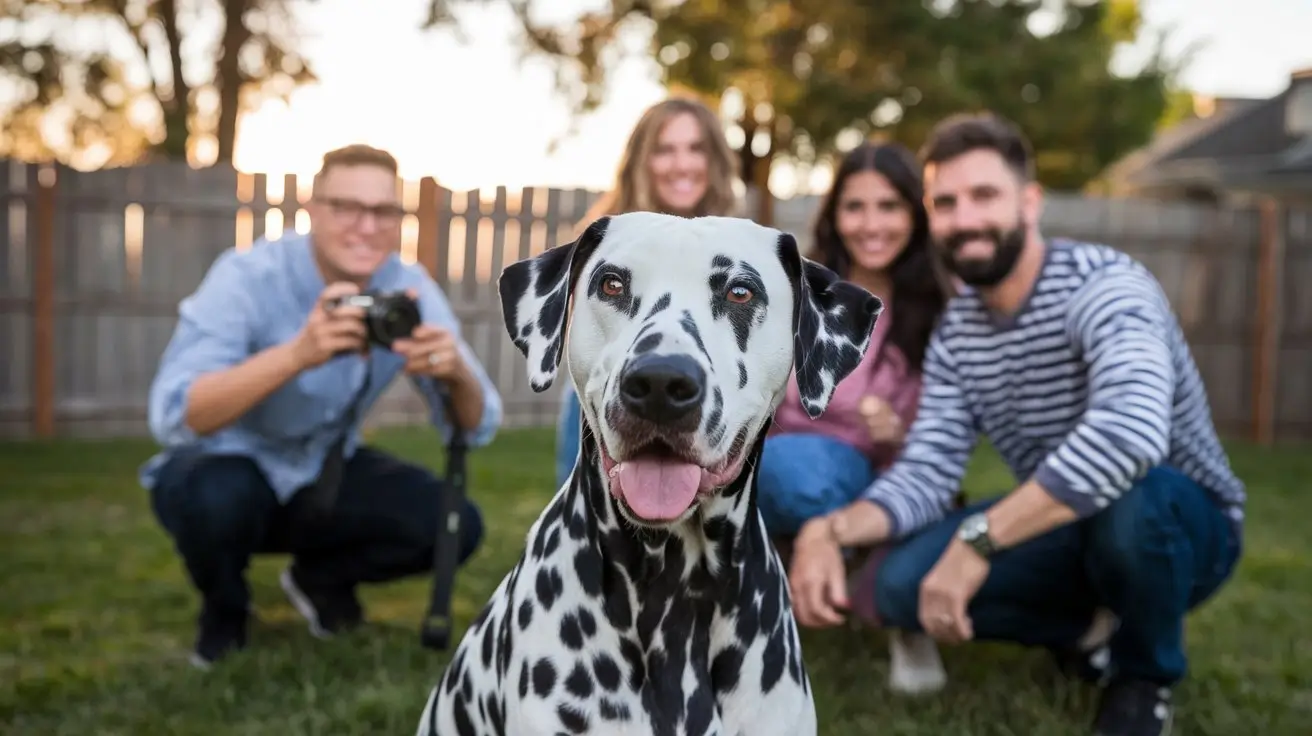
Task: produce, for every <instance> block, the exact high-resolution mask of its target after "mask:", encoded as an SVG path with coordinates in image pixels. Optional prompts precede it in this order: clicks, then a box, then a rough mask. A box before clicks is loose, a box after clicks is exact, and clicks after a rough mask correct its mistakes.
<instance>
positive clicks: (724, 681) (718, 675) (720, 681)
mask: <svg viewBox="0 0 1312 736" xmlns="http://www.w3.org/2000/svg"><path fill="white" fill-rule="evenodd" d="M742 669H743V650H742V648H741V647H738V646H736V645H733V644H730V645H729V646H727V647H725V648H724V649H721V650H720V653H719V654H717V655H715V659H714V660H713V661H712V662H711V683H712V684H713V685H714V687H715V692H717V693H728V692H733V689H734V688H736V687H738V673H739V672H741V671H742Z"/></svg>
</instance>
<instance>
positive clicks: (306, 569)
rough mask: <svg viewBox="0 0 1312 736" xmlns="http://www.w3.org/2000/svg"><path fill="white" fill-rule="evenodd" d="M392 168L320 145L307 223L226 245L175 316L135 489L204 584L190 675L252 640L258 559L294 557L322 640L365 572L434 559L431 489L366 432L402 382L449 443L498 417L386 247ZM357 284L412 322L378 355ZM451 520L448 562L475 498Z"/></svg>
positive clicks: (346, 619) (482, 432)
mask: <svg viewBox="0 0 1312 736" xmlns="http://www.w3.org/2000/svg"><path fill="white" fill-rule="evenodd" d="M396 175H397V165H396V161H395V160H394V159H393V158H392V156H391V155H389V154H388V153H386V152H384V151H380V150H377V149H374V148H370V147H367V146H351V147H347V148H344V149H339V150H336V151H332V152H330V153H328V154H327V155H325V156H324V159H323V166H322V168H321V170H320V171H319V173H318V175H317V177H316V179H315V183H314V192H313V196H312V202H310V203H309V205H308V209H309V212H310V215H311V229H310V232H309V233H308V234H306V235H289V236H288V237H286V238H284V239H282V240H280V241H277V242H272V243H269V242H263V241H261V242H258V243H256V244H255V246H254V247H252V248H251V249H249V250H247V251H245V252H237V251H236V250H228V251H225V252H224V253H223V254H222V255H220V256H219V258H218V259H217V260H216V261H215V262H214V264H213V265H212V266H211V267H210V270H209V272H208V273H207V274H206V276H205V278H204V279H203V281H202V282H201V284H200V286H199V288H197V290H196V291H195V292H194V293H193V294H191V295H190V296H188V297H187V298H186V299H184V300H183V301H182V303H181V305H180V307H179V320H178V325H177V328H176V331H175V332H174V334H173V337H172V339H171V341H170V342H169V344H168V347H167V348H166V349H165V351H164V354H163V357H162V359H161V361H160V365H159V370H158V373H157V375H156V376H155V380H154V383H153V384H152V386H151V389H150V398H149V421H150V428H151V432H152V434H153V435H154V437H155V439H156V440H157V441H158V442H159V443H160V444H161V445H163V451H162V452H160V453H159V454H158V455H156V456H155V457H153V458H151V459H150V460H149V461H148V462H147V463H146V465H145V466H144V467H143V468H142V472H141V481H142V484H143V485H144V486H145V488H146V489H147V490H149V492H150V495H151V503H152V507H153V509H154V512H155V515H156V517H157V518H158V520H159V522H160V524H161V525H162V526H163V527H164V529H165V530H166V531H167V533H168V534H169V536H170V537H171V538H172V540H173V543H174V546H175V547H176V549H177V551H178V554H179V555H180V556H181V558H182V562H183V564H184V566H185V568H186V570H187V574H188V577H189V578H190V580H191V582H192V584H193V585H194V586H195V587H196V588H197V590H198V591H199V593H200V598H201V606H200V616H199V626H198V628H199V631H198V635H197V637H196V642H195V651H194V653H193V655H192V662H193V663H194V664H196V665H197V666H200V667H208V666H209V665H210V664H212V663H214V662H215V661H217V660H218V659H220V658H221V657H223V656H224V655H225V654H228V653H230V652H232V651H234V650H239V649H242V648H243V647H244V646H245V645H246V640H247V636H246V634H247V631H246V629H247V622H248V615H249V614H248V610H249V608H250V593H249V589H248V586H247V583H246V576H245V571H246V568H247V566H248V564H249V562H250V559H251V556H252V555H253V554H257V553H285V554H290V555H291V557H292V562H291V564H290V566H289V567H288V568H287V569H286V570H284V571H283V573H282V576H281V584H282V588H283V590H284V591H285V592H286V594H287V596H288V597H289V598H290V600H291V601H292V603H293V604H294V605H295V607H296V609H297V610H298V611H300V613H301V614H302V615H304V616H305V617H306V618H307V619H308V620H309V623H310V629H311V631H312V632H313V633H314V634H315V635H316V636H320V637H326V636H329V635H331V634H334V633H338V632H341V631H344V630H346V629H349V628H352V627H354V626H356V625H358V624H360V623H361V622H362V621H363V620H364V612H363V610H362V607H361V605H360V601H359V599H358V597H357V595H356V590H357V587H358V586H359V585H360V584H361V583H381V582H385V581H390V580H394V579H397V578H400V577H403V576H409V575H416V574H420V573H423V572H425V571H428V570H430V569H431V567H432V564H433V554H434V544H435V539H436V536H437V507H438V498H439V495H440V494H441V493H443V487H442V483H441V481H439V480H438V479H437V478H436V477H434V476H433V475H432V474H430V473H429V472H428V471H427V470H425V469H423V468H421V467H418V466H416V465H412V464H409V463H406V462H402V461H401V460H398V459H396V458H393V457H390V456H389V455H387V454H386V453H384V452H381V451H379V450H377V449H374V448H371V447H368V446H364V445H363V444H362V441H361V436H360V430H359V428H360V422H361V420H362V418H363V417H364V416H365V415H366V414H367V412H368V411H369V409H370V407H371V406H372V405H373V403H374V402H375V401H376V400H377V399H378V397H379V396H380V395H381V394H382V393H383V392H384V391H385V390H386V388H387V387H388V385H389V384H390V383H391V382H392V380H393V379H394V378H396V376H397V375H398V374H402V373H404V374H405V375H407V376H408V377H409V378H410V380H411V381H412V382H413V383H414V385H415V387H416V388H417V389H418V390H419V392H420V393H421V394H422V395H423V396H424V397H425V399H426V400H427V402H428V405H429V407H430V410H431V421H432V423H433V425H434V426H435V427H437V429H438V430H439V432H440V433H441V435H442V436H443V437H444V438H449V437H450V433H451V431H452V425H453V424H454V425H455V426H458V427H459V428H460V429H461V430H462V431H463V432H464V433H465V434H466V438H467V441H468V444H469V445H470V446H472V447H478V446H483V445H486V444H487V443H488V442H490V441H491V439H492V437H493V436H494V434H495V433H496V430H497V428H498V427H499V425H500V422H501V414H502V405H501V398H500V396H499V395H498V393H497V391H496V388H495V387H494V386H493V384H492V383H491V381H490V380H489V379H488V376H487V374H486V372H485V370H484V368H483V367H482V366H481V365H480V364H479V362H478V360H477V359H476V357H475V356H474V354H473V352H472V351H471V350H470V348H469V346H468V345H467V344H466V343H465V342H464V340H463V339H462V338H461V335H460V326H459V324H458V323H457V321H456V317H455V315H454V313H453V312H452V309H451V307H450V305H449V304H448V302H447V300H446V298H445V296H444V295H443V294H442V292H441V290H440V289H439V287H438V286H437V284H436V283H435V282H434V281H433V280H432V278H431V277H430V276H429V275H428V273H427V272H426V271H425V270H424V269H423V268H421V267H418V266H411V265H406V264H404V263H402V262H401V260H400V259H399V257H398V254H397V253H396V244H397V242H398V234H399V226H400V222H401V218H402V216H403V214H404V212H403V210H402V208H401V206H400V204H399V197H398V193H397V186H396ZM366 290H369V291H374V290H380V291H401V292H407V293H408V294H409V295H410V296H411V297H412V298H413V299H415V300H416V301H417V304H418V310H419V321H420V323H421V324H420V325H419V326H418V327H416V328H415V329H414V330H413V332H412V333H411V334H410V336H409V337H406V338H402V339H398V340H396V341H395V342H393V343H392V344H391V346H390V348H389V347H382V346H380V345H377V344H370V342H369V340H368V337H367V333H366V327H365V322H364V314H365V312H364V310H363V309H362V308H361V307H360V306H337V307H336V308H332V307H331V306H330V305H331V304H332V301H333V300H334V299H337V298H340V297H343V296H349V295H352V294H358V293H360V292H363V291H366ZM439 387H445V388H446V389H447V390H448V391H449V395H450V399H451V406H452V407H453V411H454V414H455V416H454V417H452V416H447V413H446V410H445V408H444V406H445V405H444V403H443V401H442V400H441V397H440V395H439V393H438V388H439ZM462 529H463V539H462V544H461V551H460V560H459V562H460V563H463V562H464V561H465V560H466V559H467V558H468V557H469V556H470V555H471V554H472V553H473V552H474V550H475V549H476V547H477V546H478V544H479V542H480V540H481V537H482V519H481V516H480V514H479V511H478V509H477V508H476V507H475V506H474V505H473V504H472V503H470V502H467V504H466V506H465V508H464V510H463V523H462Z"/></svg>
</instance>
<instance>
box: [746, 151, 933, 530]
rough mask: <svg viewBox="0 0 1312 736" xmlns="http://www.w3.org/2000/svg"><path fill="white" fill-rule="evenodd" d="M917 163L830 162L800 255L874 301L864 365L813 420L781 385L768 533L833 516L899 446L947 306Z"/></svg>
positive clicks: (772, 443)
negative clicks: (879, 305) (879, 303)
mask: <svg viewBox="0 0 1312 736" xmlns="http://www.w3.org/2000/svg"><path fill="white" fill-rule="evenodd" d="M923 197H924V192H923V185H922V183H921V174H920V165H919V163H918V162H917V161H916V159H915V155H914V154H913V153H912V152H911V151H910V150H908V149H906V148H905V147H903V146H902V145H900V144H897V143H878V142H867V143H864V144H862V145H860V146H858V147H856V148H855V149H853V150H852V151H850V152H848V153H847V155H846V156H844V157H843V159H842V161H841V162H840V163H839V166H838V169H837V171H836V172H835V175H834V181H833V185H832V186H831V187H830V189H829V191H828V193H827V194H826V195H825V197H824V199H823V200H822V201H821V204H820V210H819V212H818V213H817V216H816V220H815V226H814V230H813V233H812V245H811V250H810V252H808V253H807V256H808V257H809V258H811V259H812V260H815V261H818V262H820V263H822V264H824V265H825V266H827V267H829V268H830V269H832V270H833V271H835V272H836V273H838V274H839V275H840V276H841V277H842V278H844V279H846V280H848V281H851V282H853V283H855V284H857V285H858V286H861V287H864V288H865V289H866V290H868V291H870V292H871V293H873V294H875V295H876V296H879V297H880V298H882V299H883V300H884V307H885V309H884V313H883V314H882V315H881V316H880V318H879V320H878V321H877V322H876V324H875V331H874V334H873V335H872V336H871V341H870V347H869V349H868V350H867V351H866V355H865V358H864V360H862V362H861V364H860V365H859V366H858V367H857V368H856V370H855V371H853V372H852V374H851V375H849V376H848V377H847V378H846V379H844V380H843V381H842V382H841V383H839V385H838V387H837V388H836V389H835V391H834V396H833V398H832V399H831V400H830V403H829V406H828V408H827V409H826V410H825V413H824V414H823V415H822V416H820V417H819V418H817V419H814V420H812V419H811V418H810V417H809V416H807V414H806V412H805V411H804V410H803V408H802V404H801V399H800V398H799V396H798V393H797V380H796V378H795V377H794V378H792V379H790V380H789V385H788V389H787V393H786V395H785V396H784V400H783V403H782V404H781V405H780V407H779V409H778V411H777V412H776V414H775V424H774V426H773V428H772V429H771V434H770V437H769V438H768V439H767V440H766V444H765V452H764V455H763V456H762V458H761V466H760V480H759V482H758V494H759V495H758V504H759V507H760V511H761V516H762V517H763V518H764V520H765V524H766V528H767V529H768V530H769V532H770V534H771V535H772V536H775V537H776V538H781V539H786V538H790V537H792V536H793V535H794V534H796V533H797V531H798V530H799V528H800V527H801V526H802V525H803V524H804V523H806V522H807V521H808V520H810V519H813V518H816V517H819V516H823V515H825V514H827V513H828V512H830V511H833V510H835V509H838V508H842V507H843V506H845V505H847V504H848V503H849V502H851V501H852V499H854V498H855V497H856V496H858V495H859V494H860V493H861V492H862V491H864V490H865V489H866V488H867V487H868V486H869V485H870V484H871V483H873V482H874V479H875V477H876V475H877V474H878V473H879V472H881V471H883V470H885V469H887V467H888V466H889V464H891V463H892V461H893V459H894V458H895V457H896V456H897V454H898V452H900V450H901V448H902V441H903V439H904V438H905V436H906V432H907V430H908V429H909V428H910V426H911V422H912V420H913V419H914V417H915V413H916V405H917V403H918V402H919V398H920V366H921V362H922V360H923V359H924V355H925V350H926V348H927V346H928V345H929V336H930V333H931V332H932V331H933V329H934V326H935V324H936V323H937V321H938V318H939V315H940V314H941V313H942V311H943V307H944V305H945V304H946V301H947V295H946V293H945V290H944V288H943V286H942V281H941V278H940V276H939V274H938V272H937V271H936V270H935V266H934V261H933V256H932V253H931V251H930V242H929V220H928V214H927V212H926V210H925V205H924V202H923Z"/></svg>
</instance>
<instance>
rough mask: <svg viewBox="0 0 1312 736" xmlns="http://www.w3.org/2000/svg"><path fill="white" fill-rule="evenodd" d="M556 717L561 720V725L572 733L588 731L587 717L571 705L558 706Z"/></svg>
mask: <svg viewBox="0 0 1312 736" xmlns="http://www.w3.org/2000/svg"><path fill="white" fill-rule="evenodd" d="M556 716H557V717H559V718H560V725H562V726H564V727H565V728H566V729H568V730H569V732H570V733H584V732H585V731H587V730H588V717H587V715H586V714H584V713H583V711H581V710H579V709H578V708H575V707H574V706H572V705H570V704H569V703H561V704H560V705H558V706H556Z"/></svg>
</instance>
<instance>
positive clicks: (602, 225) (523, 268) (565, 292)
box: [497, 216, 610, 393]
mask: <svg viewBox="0 0 1312 736" xmlns="http://www.w3.org/2000/svg"><path fill="white" fill-rule="evenodd" d="M609 224H610V217H609V216H603V217H600V218H598V219H597V220H595V221H594V222H593V223H592V224H591V225H588V227H587V229H586V230H584V231H583V234H581V235H579V237H578V239H577V240H575V241H574V242H572V243H566V244H564V245H558V246H556V247H555V248H549V249H548V250H546V251H544V252H543V253H542V254H541V255H538V256H534V257H533V258H527V259H525V260H522V261H516V262H515V263H512V264H510V265H509V266H506V267H505V269H504V270H502V272H501V277H500V278H499V279H498V280H497V291H498V292H499V293H500V296H501V316H502V318H503V319H504V320H505V322H506V331H507V332H509V333H510V339H511V341H512V342H514V343H515V347H517V348H519V351H520V352H521V353H523V354H524V357H525V358H527V359H528V382H529V385H530V386H531V387H532V388H533V391H535V392H537V393H541V392H543V391H546V390H547V389H548V388H550V387H551V383H552V382H553V381H555V380H556V370H557V368H559V367H560V357H561V354H562V353H563V352H564V346H565V324H566V321H567V318H568V315H567V314H566V312H567V311H568V309H569V305H570V296H571V295H572V294H573V293H574V284H575V282H576V281H578V272H579V269H581V268H582V267H583V264H584V263H586V262H587V260H588V257H589V256H591V255H592V252H593V251H594V250H596V248H597V244H599V243H600V242H601V239H602V238H603V237H605V235H606V227H607V226H608V225H609Z"/></svg>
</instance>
